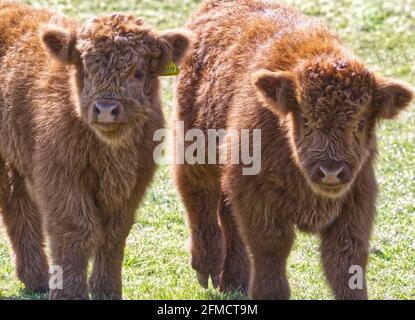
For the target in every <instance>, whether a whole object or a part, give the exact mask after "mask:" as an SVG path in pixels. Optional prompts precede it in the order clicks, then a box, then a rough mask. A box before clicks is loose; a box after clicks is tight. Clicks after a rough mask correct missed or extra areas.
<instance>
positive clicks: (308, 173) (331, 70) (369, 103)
mask: <svg viewBox="0 0 415 320" xmlns="http://www.w3.org/2000/svg"><path fill="white" fill-rule="evenodd" d="M253 83H254V85H255V86H256V88H257V90H258V93H259V97H260V99H262V101H263V103H264V105H265V106H267V107H268V108H270V109H271V110H272V111H273V112H275V113H276V114H277V115H278V116H279V118H280V119H281V120H282V123H284V124H285V127H286V128H287V132H288V136H289V139H290V146H291V149H292V153H293V158H294V159H295V162H296V164H297V166H298V167H299V169H300V170H301V172H302V174H303V175H304V176H305V178H306V180H307V182H308V184H309V185H310V187H311V188H312V190H313V191H314V192H316V193H318V194H320V195H323V196H327V197H330V198H337V197H340V196H342V195H344V194H345V193H346V192H347V191H348V190H349V188H350V186H351V185H352V183H353V181H354V178H355V177H356V175H357V174H358V173H359V171H360V170H361V168H362V165H363V164H364V162H365V161H366V160H367V159H368V157H370V156H371V155H372V154H373V153H374V148H375V141H374V139H375V135H374V131H375V127H376V123H377V121H378V120H379V119H392V118H394V117H395V116H396V115H397V114H398V113H399V112H400V111H401V110H402V109H403V108H405V107H406V106H407V105H408V104H409V103H410V101H411V100H412V97H413V93H412V91H411V89H410V88H409V86H408V85H406V84H404V83H402V82H400V81H396V80H390V79H384V78H381V77H379V76H378V75H375V74H373V73H371V72H370V71H368V70H367V69H366V68H365V67H364V66H363V65H362V64H361V63H359V62H358V61H356V60H354V59H351V58H349V59H346V58H336V57H333V56H325V57H321V58H320V59H317V60H314V61H306V62H303V63H301V64H299V65H298V67H296V68H295V69H294V70H292V71H269V70H265V69H262V70H259V71H257V72H255V73H254V75H253Z"/></svg>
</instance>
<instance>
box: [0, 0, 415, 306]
mask: <svg viewBox="0 0 415 320" xmlns="http://www.w3.org/2000/svg"><path fill="white" fill-rule="evenodd" d="M27 2H29V3H32V4H33V5H35V6H39V7H50V8H53V9H55V10H57V11H60V12H64V13H66V14H69V15H72V16H75V17H78V18H80V19H82V20H85V19H88V18H90V17H91V16H92V15H93V14H100V13H104V12H112V11H130V12H133V13H135V14H137V15H140V16H142V17H143V18H145V19H146V21H147V22H148V23H151V24H153V25H155V26H156V27H157V28H158V29H163V28H167V27H177V26H181V25H183V24H184V22H185V21H187V19H188V18H189V17H190V15H191V13H192V12H193V10H194V9H195V8H196V7H197V6H198V3H199V2H200V1H194V0H184V1H183V0H159V1H157V0H143V1H139V0H137V1H136V0H121V1H115V0H113V1H105V0H100V1H97V0H92V1H81V0H73V1H69V0H68V1H65V0H50V1H46V0H42V1H27ZM287 2H288V3H291V4H294V5H296V6H297V7H299V8H300V9H301V10H303V12H305V13H307V14H310V15H314V16H317V17H319V18H321V19H322V20H324V21H326V22H327V23H328V24H329V25H330V26H332V27H333V28H334V29H336V30H337V31H338V33H339V34H340V35H341V36H342V37H343V38H344V40H345V42H346V43H348V44H349V46H350V47H351V48H352V49H353V50H354V51H355V52H356V54H358V55H359V56H360V57H361V58H362V59H363V60H364V61H365V62H367V63H368V64H369V65H370V66H371V67H372V69H374V70H376V71H380V72H382V73H383V74H384V75H387V76H394V77H399V78H401V79H403V80H406V81H409V82H412V83H415V64H414V61H415V0H405V1H391V0H389V1H382V0H340V1H327V0H291V1H287ZM163 82H164V96H163V100H164V106H165V110H166V113H167V114H170V113H171V110H172V108H173V105H172V83H173V82H172V80H164V81H163ZM378 137H379V149H380V150H379V151H380V156H379V159H378V164H377V177H378V181H379V185H380V190H381V191H380V196H379V200H378V205H377V207H378V217H377V220H376V226H375V229H374V235H373V238H372V241H371V255H370V261H369V270H368V286H369V296H370V298H371V299H415V199H414V198H415V109H414V108H413V107H412V108H411V109H410V110H409V112H407V113H405V114H404V115H402V116H401V117H400V119H399V120H398V121H395V122H384V123H382V124H381V126H380V129H379V131H378ZM187 236H188V234H187V229H186V227H185V222H184V218H183V208H182V206H181V204H180V201H179V200H178V197H177V192H176V191H175V188H174V185H173V183H172V181H171V178H170V174H169V168H168V167H162V168H161V169H160V170H159V171H158V174H157V178H156V179H155V181H154V183H153V185H152V187H151V189H150V190H149V192H148V195H147V197H146V200H145V202H144V203H143V205H142V207H141V209H140V210H139V212H138V215H137V222H136V224H135V225H134V227H133V229H132V232H131V234H130V236H129V238H128V246H127V249H126V253H125V261H124V266H123V287H124V298H125V299H229V298H233V299H238V298H242V299H243V298H245V297H243V296H240V295H228V296H225V295H222V294H219V293H217V292H216V291H215V290H213V289H209V290H202V289H201V288H200V287H199V285H198V283H197V281H196V279H195V276H194V272H193V271H192V269H191V267H190V263H189V254H188V252H187V250H186V239H187ZM289 278H290V283H291V287H292V298H293V299H331V298H332V295H331V292H330V290H329V288H328V286H327V285H326V283H325V279H324V276H323V274H322V270H321V266H320V260H319V255H318V238H317V237H312V236H309V235H305V234H301V233H298V237H297V241H296V243H295V246H294V249H293V251H292V253H291V256H290V260H289ZM0 297H9V298H13V299H14V298H16V299H37V298H45V297H44V296H36V295H31V294H28V293H25V292H24V291H23V286H22V284H21V283H20V282H19V281H18V280H17V278H16V276H15V273H14V267H13V264H12V259H11V258H10V250H9V246H8V244H7V240H6V235H5V232H4V231H1V232H0Z"/></svg>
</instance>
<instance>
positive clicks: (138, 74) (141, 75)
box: [134, 70, 144, 80]
mask: <svg viewBox="0 0 415 320" xmlns="http://www.w3.org/2000/svg"><path fill="white" fill-rule="evenodd" d="M134 77H135V78H136V79H137V80H141V79H143V78H144V71H142V70H136V71H135V73H134Z"/></svg>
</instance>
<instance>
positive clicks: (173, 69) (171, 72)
mask: <svg viewBox="0 0 415 320" xmlns="http://www.w3.org/2000/svg"><path fill="white" fill-rule="evenodd" d="M179 73H180V69H179V67H178V66H177V64H175V63H174V62H173V61H172V62H170V63H169V64H168V65H167V66H166V67H165V68H164V70H163V71H162V72H161V73H160V76H165V77H171V76H177V75H178V74H179Z"/></svg>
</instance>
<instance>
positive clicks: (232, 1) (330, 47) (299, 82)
mask: <svg viewBox="0 0 415 320" xmlns="http://www.w3.org/2000/svg"><path fill="white" fill-rule="evenodd" d="M188 28H189V29H190V30H192V31H193V32H194V33H195V38H196V39H195V43H196V44H195V46H194V47H193V49H192V50H191V53H190V54H189V55H188V57H187V58H186V59H185V61H184V63H183V66H182V73H181V76H180V77H179V82H178V87H177V100H178V101H177V102H178V103H177V112H176V118H177V120H182V121H184V129H185V130H188V129H190V128H199V129H201V130H204V131H206V130H207V129H220V128H224V129H227V130H228V131H227V132H228V134H229V130H231V129H235V130H238V132H240V130H241V129H250V130H251V133H252V130H253V129H261V132H262V135H261V150H262V151H261V154H260V155H254V156H256V157H258V156H260V157H261V159H262V161H261V170H260V172H259V174H257V175H244V174H243V171H242V167H243V165H242V164H229V163H228V164H225V165H223V166H219V165H203V164H196V165H189V164H184V165H177V166H176V170H175V173H176V182H177V185H178V188H179V191H180V193H181V196H182V198H183V201H184V205H185V208H186V210H187V214H188V224H189V227H190V233H191V234H190V250H191V254H192V266H193V268H194V269H195V270H196V271H197V275H198V280H199V282H200V283H201V285H202V286H204V287H207V285H208V279H209V276H210V277H211V278H212V282H213V285H214V286H215V287H216V286H218V285H220V289H221V290H223V291H227V290H232V289H236V288H240V289H247V288H248V291H249V296H250V298H252V299H287V298H289V297H290V289H289V285H288V280H287V276H286V263H287V257H288V255H289V253H290V250H291V247H292V244H293V240H294V237H295V232H294V231H295V227H298V228H299V229H300V230H303V231H306V232H312V233H318V234H319V235H320V236H321V254H322V261H323V265H324V270H325V274H326V277H327V279H328V282H329V283H330V285H331V288H332V289H333V291H334V294H335V297H336V298H337V299H366V298H367V289H366V281H365V280H363V285H362V288H361V289H359V288H357V289H355V290H353V287H349V284H348V282H349V278H350V277H351V276H352V275H353V274H349V271H350V270H354V269H353V268H355V267H353V268H352V269H350V268H351V267H352V266H353V265H357V266H360V267H361V271H362V274H363V277H364V274H365V269H366V264H367V259H368V245H369V238H370V234H371V230H372V226H373V220H374V216H375V198H376V193H377V186H376V180H375V175H374V171H373V163H374V160H375V156H376V136H375V127H376V123H377V122H378V121H379V120H381V119H391V118H393V117H395V116H396V115H397V114H398V113H399V112H400V111H401V110H402V109H403V108H404V107H406V106H407V105H408V104H409V102H410V101H411V99H412V96H413V94H412V91H411V90H410V88H409V87H408V85H406V84H404V83H401V82H399V81H395V80H390V79H384V78H382V77H380V76H379V75H376V74H374V73H372V72H371V71H369V70H368V69H367V68H366V67H365V66H364V65H363V64H362V63H361V62H360V61H359V60H358V59H357V58H356V57H354V56H353V55H352V54H351V53H350V52H349V51H348V50H347V49H346V48H345V47H344V46H343V44H342V43H341V41H340V40H339V39H338V37H337V36H336V35H335V34H333V33H332V32H330V30H328V29H327V27H326V26H324V25H322V24H321V23H320V22H318V21H317V20H315V19H313V18H309V17H306V16H304V15H302V14H301V13H299V12H297V11H295V10H293V9H292V8H289V7H287V6H285V5H280V4H277V3H275V2H271V1H262V0H229V1H226V0H224V1H219V0H209V1H205V2H204V4H203V5H202V8H201V9H200V11H199V12H198V13H197V14H196V15H195V17H194V19H193V21H192V22H191V23H190V24H189V25H188ZM223 141H224V143H223V144H222V147H223V149H222V150H228V151H229V150H234V149H235V148H236V147H237V150H238V149H240V147H244V146H240V145H237V146H235V145H232V143H231V139H229V136H228V137H227V138H226V137H225V139H224V140H223ZM189 143H190V142H187V144H189ZM245 147H246V146H245ZM249 148H252V139H251V141H250V145H249ZM228 162H229V161H228ZM245 248H247V250H246V249H245Z"/></svg>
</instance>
